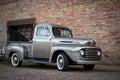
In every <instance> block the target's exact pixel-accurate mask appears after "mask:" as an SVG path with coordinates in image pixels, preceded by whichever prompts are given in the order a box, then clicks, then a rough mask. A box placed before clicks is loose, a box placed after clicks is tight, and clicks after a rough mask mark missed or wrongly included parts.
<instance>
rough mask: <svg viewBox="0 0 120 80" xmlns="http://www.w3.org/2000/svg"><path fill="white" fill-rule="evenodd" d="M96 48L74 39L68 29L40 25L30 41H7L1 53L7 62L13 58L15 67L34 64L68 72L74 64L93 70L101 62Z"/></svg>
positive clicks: (88, 41) (82, 40)
mask: <svg viewBox="0 0 120 80" xmlns="http://www.w3.org/2000/svg"><path fill="white" fill-rule="evenodd" d="M10 34H11V33H8V40H9V38H10V37H11V36H9V35H10ZM21 35H23V34H22V33H21ZM3 37H4V36H3ZM95 45H96V43H95V41H93V40H91V39H80V38H73V35H72V32H71V31H70V29H68V28H66V27H63V26H60V25H53V24H39V25H36V26H35V28H34V33H33V38H32V39H31V40H29V39H28V40H26V41H17V40H16V41H7V44H6V46H5V47H2V48H1V49H0V54H1V55H2V54H4V55H5V58H6V59H9V58H10V60H11V64H12V66H14V67H18V66H21V64H22V62H23V61H31V62H37V63H42V64H51V63H56V66H57V68H58V70H60V71H64V70H67V69H68V66H69V65H72V64H80V65H83V67H84V68H85V69H87V70H91V69H93V68H94V66H95V64H96V63H99V62H100V61H101V54H102V52H101V49H100V48H98V47H96V46H95Z"/></svg>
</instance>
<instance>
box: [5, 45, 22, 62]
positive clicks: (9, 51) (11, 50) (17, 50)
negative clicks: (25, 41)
mask: <svg viewBox="0 0 120 80" xmlns="http://www.w3.org/2000/svg"><path fill="white" fill-rule="evenodd" d="M14 52H15V53H17V54H18V55H20V60H23V59H24V46H17V45H16V46H15V45H11V46H8V47H7V53H6V58H9V57H10V55H11V54H12V53H14Z"/></svg>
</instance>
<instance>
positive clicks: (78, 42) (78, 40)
mask: <svg viewBox="0 0 120 80" xmlns="http://www.w3.org/2000/svg"><path fill="white" fill-rule="evenodd" d="M52 42H53V45H60V44H64V45H65V44H66V45H67V44H71V45H79V46H95V41H93V40H92V39H83V38H82V39H81V38H54V39H52Z"/></svg>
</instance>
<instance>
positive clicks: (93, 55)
mask: <svg viewBox="0 0 120 80" xmlns="http://www.w3.org/2000/svg"><path fill="white" fill-rule="evenodd" d="M97 52H98V49H85V55H84V58H85V59H86V60H97V59H98V58H99V57H98V54H97Z"/></svg>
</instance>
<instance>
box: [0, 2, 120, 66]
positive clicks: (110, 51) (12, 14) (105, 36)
mask: <svg viewBox="0 0 120 80" xmlns="http://www.w3.org/2000/svg"><path fill="white" fill-rule="evenodd" d="M31 18H34V19H35V24H41V23H52V24H60V25H64V26H68V27H71V28H73V29H74V36H75V37H78V38H92V39H94V40H95V41H96V42H97V46H99V47H101V48H102V51H103V63H106V64H117V65H119V64H120V1H119V0H0V24H2V25H4V26H6V29H7V26H8V24H7V23H8V22H9V21H13V20H23V19H31Z"/></svg>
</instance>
